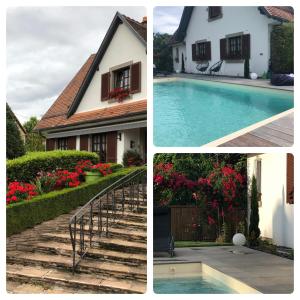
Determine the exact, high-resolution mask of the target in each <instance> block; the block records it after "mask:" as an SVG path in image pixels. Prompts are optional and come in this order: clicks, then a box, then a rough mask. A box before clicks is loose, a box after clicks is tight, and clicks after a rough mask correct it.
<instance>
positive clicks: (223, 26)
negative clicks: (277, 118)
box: [173, 6, 277, 77]
mask: <svg viewBox="0 0 300 300" xmlns="http://www.w3.org/2000/svg"><path fill="white" fill-rule="evenodd" d="M222 12H223V17H222V18H220V19H217V20H215V21H211V22H208V21H207V20H208V11H207V7H206V6H202V7H201V6H198V7H195V8H194V10H193V13H192V16H191V19H190V23H189V26H188V29H187V35H186V38H185V42H186V56H187V61H186V71H187V72H188V73H198V71H197V70H196V65H197V64H196V62H193V61H192V44H194V43H195V41H198V40H204V39H206V40H207V41H211V61H210V66H211V65H213V64H214V63H216V62H218V61H219V60H220V39H222V38H224V37H225V36H226V35H228V34H234V33H239V32H242V33H243V34H250V35H251V42H250V44H251V46H250V47H251V50H250V51H251V58H250V71H251V72H255V73H257V74H258V75H259V76H261V75H262V74H263V73H264V72H267V70H268V62H269V57H270V47H269V39H270V30H271V26H270V24H276V23H277V21H275V20H273V19H270V18H267V17H266V16H265V15H262V14H260V12H259V10H258V8H257V7H256V6H253V7H247V6H244V7H243V6H240V7H230V6H223V7H222ZM174 47H175V46H174ZM173 51H174V50H173ZM174 53H175V52H174ZM174 68H175V65H174ZM220 74H223V75H230V76H241V77H243V76H244V61H239V62H231V63H229V62H228V61H225V62H224V63H223V66H222V69H221V72H220Z"/></svg>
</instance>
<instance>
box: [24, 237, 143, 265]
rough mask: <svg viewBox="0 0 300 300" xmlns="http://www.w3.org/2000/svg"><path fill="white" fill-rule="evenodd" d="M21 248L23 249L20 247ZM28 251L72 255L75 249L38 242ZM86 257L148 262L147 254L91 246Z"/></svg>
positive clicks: (140, 263)
mask: <svg viewBox="0 0 300 300" xmlns="http://www.w3.org/2000/svg"><path fill="white" fill-rule="evenodd" d="M20 250H21V249H20ZM25 250H26V251H32V252H41V253H48V254H56V255H64V256H69V257H71V255H72V253H73V251H72V246H71V244H70V243H69V244H67V243H59V242H52V241H50V242H48V243H37V244H36V245H34V248H33V247H28V248H26V249H25ZM86 257H91V258H96V259H102V260H105V261H117V262H122V263H124V264H128V265H142V264H146V263H147V255H146V253H144V254H138V253H126V252H120V251H113V250H108V249H105V248H104V249H103V248H98V247H97V248H90V249H89V250H88V252H87V254H86Z"/></svg>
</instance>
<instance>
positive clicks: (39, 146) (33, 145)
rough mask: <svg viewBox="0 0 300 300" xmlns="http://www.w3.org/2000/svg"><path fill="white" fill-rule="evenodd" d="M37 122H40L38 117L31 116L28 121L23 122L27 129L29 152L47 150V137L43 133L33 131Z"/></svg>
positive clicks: (27, 148)
mask: <svg viewBox="0 0 300 300" xmlns="http://www.w3.org/2000/svg"><path fill="white" fill-rule="evenodd" d="M37 123H38V119H37V117H31V118H30V119H29V120H28V121H27V122H25V123H24V124H23V126H24V128H25V129H26V131H27V136H26V142H25V148H26V151H28V152H34V151H44V150H45V146H44V140H45V138H44V137H43V136H42V135H41V134H39V133H37V132H34V131H33V130H34V127H35V126H36V124H37Z"/></svg>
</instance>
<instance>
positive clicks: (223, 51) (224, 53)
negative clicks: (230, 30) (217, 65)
mask: <svg viewBox="0 0 300 300" xmlns="http://www.w3.org/2000/svg"><path fill="white" fill-rule="evenodd" d="M220 59H221V60H225V59H227V39H226V38H225V39H220Z"/></svg>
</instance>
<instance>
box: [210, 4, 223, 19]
mask: <svg viewBox="0 0 300 300" xmlns="http://www.w3.org/2000/svg"><path fill="white" fill-rule="evenodd" d="M221 17H222V7H221V6H209V7H208V19H209V21H211V20H215V19H217V18H218V19H219V18H221Z"/></svg>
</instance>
